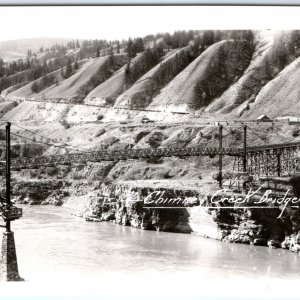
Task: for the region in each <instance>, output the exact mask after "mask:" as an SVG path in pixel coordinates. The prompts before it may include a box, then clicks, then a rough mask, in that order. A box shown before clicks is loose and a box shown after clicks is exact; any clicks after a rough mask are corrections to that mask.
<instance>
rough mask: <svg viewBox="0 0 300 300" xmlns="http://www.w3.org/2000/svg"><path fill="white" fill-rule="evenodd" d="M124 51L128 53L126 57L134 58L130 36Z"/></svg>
mask: <svg viewBox="0 0 300 300" xmlns="http://www.w3.org/2000/svg"><path fill="white" fill-rule="evenodd" d="M126 52H127V53H128V57H129V58H130V59H131V58H134V57H135V56H136V52H135V49H134V45H133V42H132V39H131V38H129V40H128V43H127V47H126Z"/></svg>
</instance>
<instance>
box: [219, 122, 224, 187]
mask: <svg viewBox="0 0 300 300" xmlns="http://www.w3.org/2000/svg"><path fill="white" fill-rule="evenodd" d="M222 148H223V126H222V125H219V178H218V179H219V187H220V188H222V177H223V176H222V171H223V155H222Z"/></svg>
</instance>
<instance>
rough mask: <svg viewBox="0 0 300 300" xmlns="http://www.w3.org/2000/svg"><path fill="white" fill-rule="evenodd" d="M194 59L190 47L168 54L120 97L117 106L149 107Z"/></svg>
mask: <svg viewBox="0 0 300 300" xmlns="http://www.w3.org/2000/svg"><path fill="white" fill-rule="evenodd" d="M193 58H194V57H193V56H192V55H191V49H190V47H185V48H181V49H176V50H172V51H171V52H169V53H167V54H166V55H165V56H164V57H163V58H162V60H161V62H160V63H159V64H157V65H156V66H155V67H154V68H152V69H151V70H150V71H148V72H147V73H146V74H144V75H143V76H142V77H141V78H140V79H139V80H138V81H137V82H136V83H135V84H134V85H133V86H132V87H131V88H130V89H128V90H127V91H125V92H124V93H123V94H122V95H121V96H120V97H118V99H117V101H116V106H117V107H130V108H134V109H137V108H145V107H147V106H148V105H149V103H150V102H151V101H152V99H153V97H155V96H156V95H157V94H158V93H159V91H160V89H161V88H163V87H164V86H165V85H166V84H167V83H168V82H170V81H171V80H172V79H173V78H174V77H175V76H176V75H177V74H178V73H179V72H180V71H182V70H183V69H184V68H185V67H186V66H187V65H188V64H189V63H190V62H191V61H192V60H193Z"/></svg>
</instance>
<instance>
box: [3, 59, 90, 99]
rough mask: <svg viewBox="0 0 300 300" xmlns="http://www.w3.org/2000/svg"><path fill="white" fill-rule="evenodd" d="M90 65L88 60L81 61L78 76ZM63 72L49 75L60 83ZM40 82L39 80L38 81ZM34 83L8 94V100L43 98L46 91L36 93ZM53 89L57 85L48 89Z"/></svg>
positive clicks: (54, 72) (58, 71)
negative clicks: (33, 88)
mask: <svg viewBox="0 0 300 300" xmlns="http://www.w3.org/2000/svg"><path fill="white" fill-rule="evenodd" d="M87 63H88V60H87V59H83V60H80V61H79V62H78V66H79V67H80V68H79V70H78V71H77V72H76V74H78V73H79V72H80V70H82V68H84V66H85V64H87ZM60 73H61V71H60V70H57V71H53V72H52V73H49V75H50V74H51V75H54V76H55V77H56V78H57V79H58V81H62V80H63V79H62V78H61V75H60ZM76 74H74V75H73V76H75V75H76ZM38 80H39V79H38ZM32 83H33V82H30V83H28V84H26V85H25V86H23V87H21V88H19V89H17V90H15V91H13V92H11V93H9V94H8V98H11V99H13V98H40V97H41V96H42V94H44V93H45V90H42V91H41V92H39V93H34V92H33V91H32V90H31V86H32ZM51 88H55V85H53V86H52V87H50V88H47V90H49V89H51Z"/></svg>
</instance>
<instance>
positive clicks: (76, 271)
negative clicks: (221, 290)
mask: <svg viewBox="0 0 300 300" xmlns="http://www.w3.org/2000/svg"><path fill="white" fill-rule="evenodd" d="M23 209H24V212H23V217H22V218H21V219H20V220H17V221H15V222H13V224H12V229H13V231H14V232H15V241H16V248H17V256H18V264H19V272H20V275H21V276H22V277H24V278H25V279H26V281H29V282H32V283H35V282H45V281H47V282H51V281H56V282H68V281H69V282H77V281H78V282H80V281H86V282H96V281H97V280H98V279H99V278H103V274H105V276H106V277H107V278H108V277H110V278H118V276H119V277H120V278H123V279H124V278H134V277H137V276H138V277H139V278H142V277H143V276H149V274H151V277H152V278H158V277H164V278H172V276H173V278H175V277H176V276H179V274H180V276H181V278H182V276H184V277H185V278H186V280H187V282H188V281H189V282H194V281H195V278H197V279H198V280H204V279H205V280H206V281H207V282H213V281H216V280H218V279H226V280H228V279H234V280H241V279H242V280H244V281H245V282H249V280H256V282H258V281H257V280H259V282H262V281H263V280H266V279H267V280H273V279H274V280H281V282H282V281H287V280H288V281H289V282H290V281H291V280H298V279H299V266H300V255H298V254H295V253H291V252H289V251H287V250H282V249H270V248H267V247H259V246H249V245H241V244H227V243H222V242H219V241H215V240H212V239H207V238H203V237H200V236H197V235H194V234H191V235H190V234H177V233H166V232H156V231H145V230H140V229H135V228H133V227H124V226H120V225H116V224H114V223H111V222H101V223H92V222H85V221H84V220H83V219H82V218H78V217H75V216H72V215H71V214H70V211H69V210H68V209H66V208H64V207H52V206H23ZM120 274H122V275H120ZM152 274H153V275H152ZM172 274H173V275H172ZM101 276H102V277H101ZM174 280H175V279H174ZM174 282H176V280H175V281H174Z"/></svg>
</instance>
